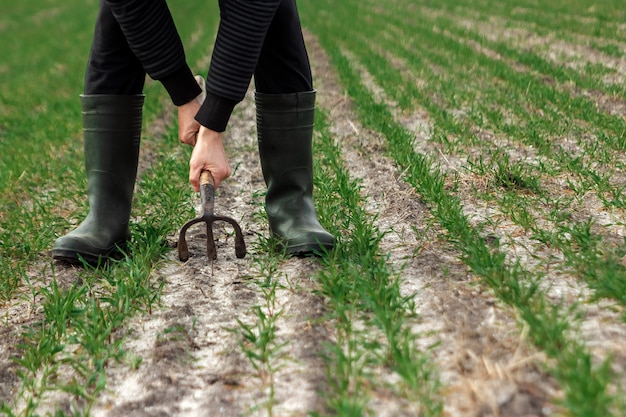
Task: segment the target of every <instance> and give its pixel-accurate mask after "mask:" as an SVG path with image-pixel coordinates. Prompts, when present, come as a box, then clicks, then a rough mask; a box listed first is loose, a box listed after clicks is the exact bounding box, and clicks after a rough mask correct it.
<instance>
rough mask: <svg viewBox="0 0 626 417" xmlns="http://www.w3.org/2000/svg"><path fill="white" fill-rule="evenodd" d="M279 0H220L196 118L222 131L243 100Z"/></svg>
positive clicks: (209, 126)
mask: <svg viewBox="0 0 626 417" xmlns="http://www.w3.org/2000/svg"><path fill="white" fill-rule="evenodd" d="M280 2H281V0H221V1H220V26H219V29H218V32H217V38H216V40H215V47H214V49H213V55H212V56H211V66H210V68H209V73H208V75H207V99H206V100H205V101H204V104H203V105H202V107H201V109H200V111H199V112H198V115H197V116H196V120H198V122H200V124H202V125H203V126H206V127H208V128H209V129H213V130H216V131H218V132H221V131H223V130H224V129H225V128H226V125H227V124H228V120H229V118H230V115H231V113H232V111H233V108H234V106H235V105H236V104H237V103H239V102H240V101H241V100H243V98H244V96H245V94H246V91H247V90H248V86H249V85H250V80H251V79H252V75H253V74H254V70H255V68H256V65H257V62H258V60H259V55H260V54H261V48H262V47H263V41H264V39H265V35H266V33H267V29H268V27H269V25H270V23H271V22H272V18H273V17H274V13H276V10H277V9H278V6H279V5H280Z"/></svg>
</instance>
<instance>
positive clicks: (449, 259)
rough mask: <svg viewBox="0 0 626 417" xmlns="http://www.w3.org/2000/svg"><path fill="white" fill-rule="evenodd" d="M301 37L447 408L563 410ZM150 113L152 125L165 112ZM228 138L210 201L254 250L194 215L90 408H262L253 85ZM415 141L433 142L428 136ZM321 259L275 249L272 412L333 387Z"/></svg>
mask: <svg viewBox="0 0 626 417" xmlns="http://www.w3.org/2000/svg"><path fill="white" fill-rule="evenodd" d="M307 45H308V49H309V53H310V55H311V62H312V65H313V72H314V79H315V80H316V88H317V90H318V105H319V107H321V108H322V109H323V110H324V111H325V112H327V113H328V114H329V122H330V124H331V126H332V132H333V134H334V135H335V138H336V142H337V143H338V144H340V146H341V148H342V152H343V155H344V158H345V161H346V166H348V167H349V169H350V173H351V175H352V176H354V177H356V178H360V179H361V180H362V185H363V190H362V192H363V195H364V196H366V197H367V209H368V210H370V211H371V212H372V213H377V214H378V217H377V218H378V220H377V226H378V227H379V228H380V230H381V231H383V232H386V235H385V239H384V241H383V243H382V250H383V251H384V252H387V253H388V255H389V263H390V265H393V266H394V267H395V268H397V269H398V270H400V269H401V268H402V279H403V280H402V291H403V293H404V294H407V295H408V294H416V295H415V303H416V308H417V313H418V317H417V318H415V319H414V322H411V326H412V327H413V330H415V331H416V332H420V334H422V335H423V337H421V338H420V343H422V344H423V348H424V349H431V351H430V352H431V353H430V354H431V356H432V358H433V360H434V361H435V363H436V367H437V368H438V369H439V371H440V378H441V380H442V382H443V383H444V385H445V389H444V391H443V398H444V407H445V408H444V415H445V416H475V417H488V416H507V417H531V416H544V415H555V414H558V410H557V409H556V408H555V407H554V406H552V405H551V404H552V403H551V400H553V399H554V398H558V397H559V396H560V394H561V393H560V392H559V389H558V388H557V386H556V384H555V383H554V381H553V380H552V379H551V378H550V377H549V376H548V375H547V374H546V373H545V372H544V370H543V364H544V363H545V358H544V357H543V355H542V354H541V353H538V352H536V351H535V350H534V349H533V348H532V347H531V346H529V345H528V344H527V340H526V335H525V330H524V328H523V326H520V324H519V321H518V319H517V317H516V316H515V314H514V312H512V311H511V310H510V309H509V308H506V307H505V306H503V305H501V303H500V302H499V301H498V300H497V299H496V298H495V297H494V296H493V295H492V293H491V292H490V291H489V290H488V289H487V288H486V287H484V286H483V285H481V284H480V283H479V282H478V280H477V278H475V277H474V276H473V275H472V274H470V272H469V271H468V269H467V268H466V266H465V265H464V264H463V263H462V262H461V261H460V260H459V253H457V252H456V250H455V249H454V248H453V247H451V246H450V245H449V244H448V243H447V242H446V240H445V239H443V238H442V236H444V235H445V231H444V230H442V229H441V228H440V227H439V226H437V225H436V224H434V225H433V223H432V221H431V217H430V213H429V209H428V207H427V206H425V205H424V203H423V202H422V201H421V199H420V197H419V195H417V194H416V193H415V191H414V190H413V189H412V188H411V187H410V186H409V185H407V183H406V182H405V181H403V179H402V172H401V170H400V169H398V167H397V166H395V164H394V162H393V161H392V160H390V159H389V158H388V157H386V156H385V154H384V152H383V149H384V142H383V140H382V139H381V138H380V137H379V136H378V135H377V134H375V133H373V132H370V131H368V130H367V129H365V128H364V127H362V126H360V125H359V124H358V117H357V116H356V115H355V114H354V112H353V108H352V107H353V105H352V103H351V102H350V100H349V99H348V98H347V96H346V95H345V94H344V92H343V91H342V89H341V88H340V86H339V84H338V82H337V79H336V75H335V74H334V72H333V70H332V68H331V67H330V65H329V63H328V59H327V57H326V56H325V55H324V53H323V51H322V50H321V48H320V47H319V45H318V44H317V42H316V39H314V38H313V37H311V36H310V35H308V34H307ZM167 117H170V116H167ZM409 125H410V126H415V129H416V133H418V137H423V138H424V141H426V139H427V133H425V132H424V129H423V127H424V126H428V125H429V122H428V120H427V119H426V118H425V116H423V115H421V113H416V115H413V117H412V118H411V120H407V126H409ZM155 126H156V127H155V128H154V129H155V130H154V131H155V132H158V131H159V129H162V128H161V127H160V126H162V121H161V122H156V123H155ZM418 129H419V130H420V132H417V130H418ZM418 142H419V141H418ZM226 147H227V150H228V152H229V154H230V155H232V157H231V162H232V163H233V166H234V165H237V169H236V171H235V173H234V175H233V177H232V178H231V179H229V180H227V181H226V182H224V183H223V184H222V186H221V187H220V189H219V192H218V195H217V196H216V211H217V212H218V213H221V214H225V215H228V216H231V217H233V218H235V219H236V220H237V221H238V222H239V223H240V225H241V227H242V229H243V230H244V231H245V233H246V236H245V238H246V242H247V244H248V248H249V251H250V255H249V256H248V257H246V258H244V259H237V258H236V257H235V253H234V245H233V241H232V237H230V236H229V234H228V230H226V229H224V230H217V231H216V240H217V246H218V259H217V260H216V261H214V262H211V261H209V260H208V259H207V257H206V254H205V252H204V251H205V248H206V247H205V240H204V239H203V238H205V237H206V236H205V235H204V232H203V231H202V229H200V228H193V229H190V231H189V232H188V233H189V234H188V242H189V244H190V252H191V254H192V257H191V258H190V260H189V261H187V262H186V263H181V262H179V261H178V260H177V259H176V252H175V250H172V251H171V252H170V253H169V255H168V259H169V262H167V263H166V266H164V267H163V268H162V269H160V270H158V271H157V276H158V278H160V279H164V280H165V285H164V290H163V295H162V298H161V305H160V307H159V308H158V309H155V310H153V311H152V314H145V315H141V316H136V317H133V318H131V319H130V320H128V322H127V328H126V330H127V331H128V337H127V338H126V339H125V345H124V348H125V349H126V350H127V351H128V352H130V354H132V355H133V356H134V357H137V358H141V363H140V364H139V365H138V366H137V367H136V368H133V367H129V366H128V365H127V364H110V366H109V368H108V371H107V388H106V390H105V392H104V393H103V394H102V395H101V396H100V397H99V398H98V400H97V401H96V403H95V405H94V407H93V409H92V410H91V415H93V416H131V415H132V416H180V417H186V416H194V417H198V416H239V415H267V410H266V409H265V408H264V404H266V403H267V398H268V396H269V392H268V385H267V384H264V383H263V382H262V381H261V380H260V379H259V378H258V373H256V372H255V370H254V369H253V368H252V366H251V364H250V362H249V361H248V360H247V358H246V357H245V355H244V353H242V351H241V349H240V348H239V344H238V338H237V336H236V335H235V334H234V333H233V332H232V331H231V330H230V329H233V328H237V327H238V326H239V325H238V321H237V320H241V321H242V322H244V323H252V322H253V319H254V315H253V313H252V310H251V308H252V307H253V306H255V305H259V304H263V298H262V296H261V294H260V291H259V289H258V287H257V286H256V285H255V284H254V283H253V282H251V280H250V278H249V277H250V276H252V275H254V274H255V273H257V271H256V269H255V268H257V265H256V264H255V263H254V262H252V259H254V256H255V251H258V250H259V245H258V239H259V237H258V236H263V235H266V234H267V225H266V223H265V222H264V220H263V217H262V216H259V215H258V213H259V210H261V209H260V207H261V206H260V204H261V202H262V201H261V198H260V197H257V196H258V194H259V192H260V191H262V190H264V187H265V184H264V182H263V178H262V175H261V170H260V165H259V161H258V155H257V152H256V127H255V109H254V102H253V97H252V93H251V91H250V92H249V94H248V95H247V97H246V99H245V100H244V101H243V102H242V103H241V104H240V105H239V106H238V107H237V109H236V111H235V113H234V114H233V117H232V119H231V123H230V125H229V130H228V132H227V143H226ZM424 150H425V152H430V151H432V149H429V148H428V145H427V144H426V143H425V142H424ZM142 158H143V162H142V169H143V168H145V167H146V166H148V165H149V162H150V161H151V160H152V159H154V158H155V155H154V154H153V153H152V151H150V152H147V153H143V154H142ZM446 161H447V162H450V161H448V160H446ZM455 162H456V161H452V164H453V165H454V163H455ZM467 207H469V209H468V210H475V211H476V212H480V213H479V214H480V215H481V216H483V217H484V215H485V213H486V212H488V208H484V207H477V206H471V204H468V205H467ZM505 227H506V226H503V229H502V230H500V231H499V233H500V234H501V235H502V236H511V235H514V233H507V232H510V230H505V229H504V228H505ZM176 239H177V237H176V236H174V235H172V236H169V237H168V240H169V242H170V243H171V246H172V247H174V245H175V243H176ZM417 248H420V249H419V250H417ZM511 250H512V251H513V250H515V248H513V247H512V249H511ZM43 263H44V261H42V264H43ZM319 268H320V266H319V264H318V262H317V261H316V260H315V259H300V258H291V259H288V260H285V261H284V262H281V263H280V266H279V271H278V272H277V274H276V275H277V276H279V277H280V283H281V284H282V286H281V288H280V289H279V290H278V292H277V303H276V308H277V309H281V308H282V309H283V311H284V313H283V316H282V317H281V320H280V322H279V331H278V339H279V341H286V342H288V344H287V345H286V346H287V347H286V358H287V360H284V361H283V362H282V363H281V365H282V367H281V368H280V369H279V370H278V371H277V372H276V374H275V376H274V384H275V399H274V409H273V414H274V415H277V416H278V415H280V416H306V415H309V414H310V413H311V412H315V411H317V412H320V413H323V412H324V398H323V397H322V396H323V393H324V392H325V391H326V390H327V389H328V388H327V387H326V386H325V384H326V375H325V369H324V363H323V360H322V358H321V356H320V352H321V351H322V347H323V345H324V343H326V342H328V341H332V340H333V337H334V330H333V327H332V323H329V322H327V321H325V320H323V318H324V313H325V308H326V307H325V302H324V299H323V298H321V297H320V296H318V295H316V292H315V290H316V288H317V287H316V283H315V281H314V279H313V276H314V274H315V273H316V271H317V270H319ZM39 273H40V271H33V272H32V274H33V275H35V274H39ZM55 273H56V276H57V279H60V280H66V283H68V284H70V283H71V282H72V281H73V280H75V279H77V271H76V270H75V269H73V268H71V267H67V266H65V265H62V264H58V265H56V272H55ZM25 297H27V294H25ZM30 301H31V300H24V299H18V300H16V301H15V303H14V304H13V305H11V306H7V307H6V308H4V309H3V313H4V316H5V320H4V324H3V325H2V326H1V327H0V400H3V401H9V400H10V399H11V398H12V396H13V395H15V393H16V392H17V390H18V389H19V378H18V377H17V371H18V369H17V366H16V365H15V364H14V362H12V361H10V358H11V357H12V356H15V355H16V354H17V350H16V345H17V344H18V342H19V338H18V334H19V331H20V328H21V326H22V325H26V324H29V323H34V322H36V320H37V317H36V312H34V311H32V310H31V308H30V307H29V306H30V305H32V304H31V302H30ZM589 311H591V312H593V311H592V310H591V309H590V310H589ZM593 320H594V317H593V316H592V315H591V313H590V317H589V319H588V321H587V324H588V325H589V331H588V332H587V334H586V335H585V337H586V338H587V339H590V340H592V341H593V340H596V341H598V340H602V338H604V337H606V336H605V335H601V334H599V335H597V336H593V335H591V333H592V329H593V328H594V327H593V326H592V324H593V323H594V322H593ZM597 320H603V317H602V314H600V313H598V318H597ZM611 322H615V321H614V318H612V319H611ZM597 327H600V326H597ZM596 330H597V328H596ZM622 332H623V326H621V325H616V327H615V334H614V335H613V336H614V337H617V336H615V335H619V334H622ZM620 338H621V339H623V338H624V336H620ZM432 346H434V347H432ZM71 403H72V401H71V398H70V397H69V395H64V394H58V395H56V394H55V395H54V396H51V397H50V398H48V399H47V400H46V401H44V403H43V407H42V409H41V410H40V412H41V413H42V414H45V412H46V411H50V412H53V411H54V410H55V409H57V408H59V407H60V408H62V409H65V410H66V411H71ZM372 408H373V409H374V412H375V414H376V415H379V416H383V415H407V416H410V415H412V414H411V413H410V411H407V409H406V407H402V406H401V404H399V401H398V399H397V398H393V396H386V397H381V398H377V399H376V401H375V403H374V404H372Z"/></svg>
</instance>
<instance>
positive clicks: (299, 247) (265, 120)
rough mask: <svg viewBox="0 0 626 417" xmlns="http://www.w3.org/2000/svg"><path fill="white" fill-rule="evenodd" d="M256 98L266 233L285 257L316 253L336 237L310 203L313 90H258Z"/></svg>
mask: <svg viewBox="0 0 626 417" xmlns="http://www.w3.org/2000/svg"><path fill="white" fill-rule="evenodd" d="M255 99H256V111H257V131H258V137H259V155H260V157H261V168H262V170H263V178H264V179H265V183H266V184H267V195H266V198H265V210H266V212H267V217H268V220H269V227H270V232H271V233H272V234H273V235H274V236H275V237H277V238H278V239H279V241H280V242H281V245H282V246H283V247H282V249H284V250H285V251H286V252H287V254H289V255H295V256H307V255H315V254H319V253H321V252H323V251H326V250H330V249H332V248H333V247H334V245H335V239H334V237H333V236H332V235H331V234H330V233H328V232H327V231H326V230H324V228H323V227H322V226H321V225H320V223H319V221H318V219H317V213H316V211H315V206H314V205H313V158H312V149H311V148H312V140H313V120H314V117H315V91H309V92H303V93H294V94H261V93H258V92H257V93H255Z"/></svg>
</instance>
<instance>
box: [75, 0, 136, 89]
mask: <svg viewBox="0 0 626 417" xmlns="http://www.w3.org/2000/svg"><path fill="white" fill-rule="evenodd" d="M145 78H146V72H145V71H144V69H143V67H142V65H141V63H140V62H139V59H137V57H136V56H135V54H134V53H133V52H132V51H131V49H130V47H129V46H128V42H127V41H126V38H125V36H124V34H123V33H122V30H121V29H120V26H119V24H118V23H117V20H115V18H114V17H113V14H112V13H111V10H110V9H109V7H108V6H107V5H106V3H105V2H104V0H101V1H100V10H99V12H98V17H97V20H96V26H95V29H94V35H93V42H92V44H91V51H90V53H89V61H88V63H87V70H86V73H85V90H84V91H85V95H95V94H115V95H135V94H141V93H142V91H143V86H144V82H145Z"/></svg>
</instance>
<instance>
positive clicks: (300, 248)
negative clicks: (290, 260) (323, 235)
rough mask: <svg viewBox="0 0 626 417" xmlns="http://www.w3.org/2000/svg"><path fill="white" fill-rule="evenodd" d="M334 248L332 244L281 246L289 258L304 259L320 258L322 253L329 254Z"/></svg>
mask: <svg viewBox="0 0 626 417" xmlns="http://www.w3.org/2000/svg"><path fill="white" fill-rule="evenodd" d="M334 247H335V245H333V244H320V243H314V244H310V243H304V244H301V245H296V246H287V247H284V246H283V250H284V251H285V253H286V254H287V255H289V256H295V257H298V258H306V257H309V256H322V255H323V254H324V253H326V252H330V251H331V250H332V249H333V248H334Z"/></svg>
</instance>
